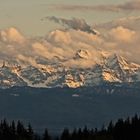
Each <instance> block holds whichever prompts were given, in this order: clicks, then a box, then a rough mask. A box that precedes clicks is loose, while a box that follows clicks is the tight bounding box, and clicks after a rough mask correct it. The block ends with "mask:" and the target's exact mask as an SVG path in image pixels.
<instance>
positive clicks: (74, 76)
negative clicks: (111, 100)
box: [0, 50, 140, 88]
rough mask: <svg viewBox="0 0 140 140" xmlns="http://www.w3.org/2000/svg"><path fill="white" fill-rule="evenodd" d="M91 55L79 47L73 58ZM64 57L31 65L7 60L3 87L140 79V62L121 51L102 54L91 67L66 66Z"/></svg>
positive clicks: (1, 78) (0, 75)
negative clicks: (125, 56) (130, 58)
mask: <svg viewBox="0 0 140 140" xmlns="http://www.w3.org/2000/svg"><path fill="white" fill-rule="evenodd" d="M88 55H89V52H88V51H86V50H78V51H77V52H76V54H75V56H74V57H73V59H74V60H75V59H80V61H83V60H85V59H88ZM57 59H59V58H56V60H57ZM59 61H60V60H59ZM63 61H64V60H63ZM63 61H62V62H61V63H58V62H57V61H56V63H55V62H54V61H53V62H52V61H49V60H47V59H43V58H39V57H38V58H36V63H37V65H30V64H28V65H27V64H23V63H19V62H17V61H12V60H11V61H10V60H9V61H8V60H4V61H3V62H2V64H1V67H0V88H10V87H14V86H20V87H23V86H30V87H43V88H54V87H61V88H63V87H69V88H79V87H93V86H97V85H102V84H104V83H131V82H138V81H140V65H138V64H136V63H132V62H129V61H128V60H127V59H125V58H123V57H122V56H119V55H117V54H112V55H109V56H107V55H102V59H101V61H100V62H98V63H96V64H95V65H94V66H91V67H90V68H78V67H73V68H72V67H66V66H65V65H63Z"/></svg>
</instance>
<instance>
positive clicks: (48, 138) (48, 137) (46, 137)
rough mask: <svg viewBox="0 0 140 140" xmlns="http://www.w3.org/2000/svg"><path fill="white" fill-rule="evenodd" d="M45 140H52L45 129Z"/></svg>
mask: <svg viewBox="0 0 140 140" xmlns="http://www.w3.org/2000/svg"><path fill="white" fill-rule="evenodd" d="M43 140H51V137H50V135H49V133H48V129H45V132H44V135H43Z"/></svg>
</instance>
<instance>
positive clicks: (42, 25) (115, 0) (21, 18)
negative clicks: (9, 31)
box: [0, 0, 139, 36]
mask: <svg viewBox="0 0 140 140" xmlns="http://www.w3.org/2000/svg"><path fill="white" fill-rule="evenodd" d="M127 1H128V0H123V1H122V0H104V1H103V0H70V1H69V0H0V21H1V22H0V28H7V27H11V26H14V27H16V28H18V29H20V30H21V31H22V32H23V33H24V34H26V35H32V36H36V35H37V36H38V35H44V34H46V33H47V32H48V31H50V30H52V29H55V28H58V27H60V25H57V24H54V23H52V22H50V21H41V19H42V18H43V17H46V16H55V17H63V18H72V17H76V18H83V19H85V20H86V21H87V22H88V23H89V24H93V25H94V24H96V23H100V22H107V21H110V20H113V19H117V18H121V17H125V16H131V15H137V14H139V13H137V12H124V11H121V12H112V11H102V10H83V9H81V10H80V9H77V10H76V9H75V10H70V9H69V10H66V9H65V10H64V9H63V8H62V9H61V8H58V7H62V6H63V7H64V6H76V5H78V6H100V5H108V6H109V5H118V4H122V3H126V2H127ZM132 1H133V0H132ZM57 6H58V7H57ZM56 7H57V8H56Z"/></svg>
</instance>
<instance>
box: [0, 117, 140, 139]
mask: <svg viewBox="0 0 140 140" xmlns="http://www.w3.org/2000/svg"><path fill="white" fill-rule="evenodd" d="M0 140H140V118H139V117H138V116H137V115H135V116H134V117H132V118H131V119H130V118H127V119H126V120H123V119H119V120H118V121H117V122H116V123H113V122H112V121H111V122H110V123H109V125H108V126H107V127H104V126H103V127H102V129H99V130H98V129H97V128H95V129H88V128H87V127H86V126H85V127H84V128H83V129H81V128H79V129H74V130H73V131H69V130H68V129H64V130H63V132H62V134H61V135H60V136H58V137H56V138H54V137H52V136H51V135H50V134H49V133H48V130H47V129H45V131H44V133H43V135H41V136H40V135H39V134H36V133H35V132H34V131H33V129H32V127H31V125H30V124H29V125H28V126H27V127H25V126H24V125H23V124H22V122H20V121H18V122H17V123H15V122H14V121H12V122H11V123H8V122H7V121H6V120H2V121H1V123H0Z"/></svg>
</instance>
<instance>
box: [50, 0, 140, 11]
mask: <svg viewBox="0 0 140 140" xmlns="http://www.w3.org/2000/svg"><path fill="white" fill-rule="evenodd" d="M51 8H55V9H58V10H66V11H67V10H70V11H73V10H78V11H79V10H90V11H92V10H95V11H111V12H119V11H140V0H131V1H128V2H125V3H123V4H116V5H115V4H101V5H64V4H63V5H51Z"/></svg>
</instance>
